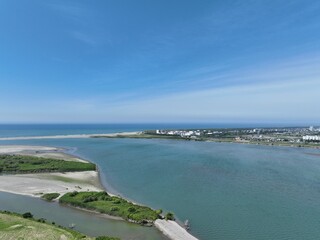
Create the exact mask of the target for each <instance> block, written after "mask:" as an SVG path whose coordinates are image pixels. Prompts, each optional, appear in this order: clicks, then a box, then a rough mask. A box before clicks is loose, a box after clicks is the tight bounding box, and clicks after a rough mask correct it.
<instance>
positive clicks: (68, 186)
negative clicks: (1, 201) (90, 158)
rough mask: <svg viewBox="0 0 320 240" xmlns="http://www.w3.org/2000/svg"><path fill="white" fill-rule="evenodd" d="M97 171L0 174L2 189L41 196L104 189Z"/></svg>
mask: <svg viewBox="0 0 320 240" xmlns="http://www.w3.org/2000/svg"><path fill="white" fill-rule="evenodd" d="M98 179H99V177H98V173H97V172H95V171H86V172H68V173H36V174H15V175H1V176H0V191H4V192H10V193H15V194H21V195H28V196H32V197H41V196H42V194H45V193H53V192H56V193H60V194H61V195H63V194H65V193H67V192H72V191H103V189H102V188H100V187H99V183H98V182H97V180H98Z"/></svg>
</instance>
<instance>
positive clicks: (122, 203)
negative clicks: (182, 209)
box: [59, 192, 159, 224]
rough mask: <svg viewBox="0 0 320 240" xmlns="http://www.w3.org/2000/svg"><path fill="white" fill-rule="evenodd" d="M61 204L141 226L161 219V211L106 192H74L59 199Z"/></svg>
mask: <svg viewBox="0 0 320 240" xmlns="http://www.w3.org/2000/svg"><path fill="white" fill-rule="evenodd" d="M59 202H60V203H64V204H69V205H72V206H75V207H80V208H85V209H89V210H93V211H97V212H100V213H105V214H109V215H112V216H118V217H121V218H123V219H125V220H128V221H132V222H135V223H139V224H149V223H151V222H153V221H155V220H156V219H157V218H159V211H155V210H152V209H151V208H149V207H145V206H139V205H135V204H133V203H131V202H128V201H127V200H125V199H122V198H119V197H115V196H113V197H112V196H109V195H108V194H107V193H106V192H72V193H66V194H65V195H63V196H62V197H61V198H60V199H59Z"/></svg>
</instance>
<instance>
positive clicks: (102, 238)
mask: <svg viewBox="0 0 320 240" xmlns="http://www.w3.org/2000/svg"><path fill="white" fill-rule="evenodd" d="M96 240H120V238H115V237H104V236H101V237H97V238H96Z"/></svg>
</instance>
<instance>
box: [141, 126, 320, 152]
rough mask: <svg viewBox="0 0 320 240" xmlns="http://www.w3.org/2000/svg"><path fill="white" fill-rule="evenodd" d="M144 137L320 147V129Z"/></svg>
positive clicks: (199, 131)
mask: <svg viewBox="0 0 320 240" xmlns="http://www.w3.org/2000/svg"><path fill="white" fill-rule="evenodd" d="M143 135H146V136H147V135H149V136H150V135H154V137H165V138H175V139H179V138H180V139H185V140H196V141H216V142H239V143H256V144H267V145H293V146H298V147H305V146H310V147H313V146H314V147H318V146H320V127H313V126H310V127H284V128H243V129H177V130H163V129H158V130H147V131H144V132H143Z"/></svg>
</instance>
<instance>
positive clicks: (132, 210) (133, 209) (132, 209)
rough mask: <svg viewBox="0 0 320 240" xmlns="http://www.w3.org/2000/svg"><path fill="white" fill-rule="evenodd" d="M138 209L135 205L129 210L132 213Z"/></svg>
mask: <svg viewBox="0 0 320 240" xmlns="http://www.w3.org/2000/svg"><path fill="white" fill-rule="evenodd" d="M135 211H136V209H135V208H134V207H129V208H128V212H130V213H134V212H135Z"/></svg>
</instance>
